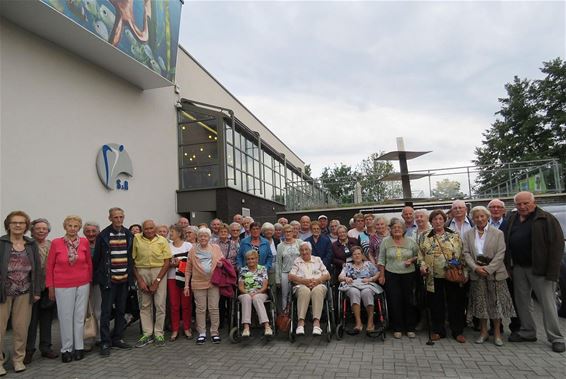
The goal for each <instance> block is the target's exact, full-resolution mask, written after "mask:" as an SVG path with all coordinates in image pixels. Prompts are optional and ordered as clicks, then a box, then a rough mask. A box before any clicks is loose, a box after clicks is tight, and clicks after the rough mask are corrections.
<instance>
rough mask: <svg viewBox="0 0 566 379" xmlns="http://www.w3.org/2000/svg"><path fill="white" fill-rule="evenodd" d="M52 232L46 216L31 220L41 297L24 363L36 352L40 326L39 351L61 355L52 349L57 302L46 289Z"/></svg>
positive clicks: (43, 354)
mask: <svg viewBox="0 0 566 379" xmlns="http://www.w3.org/2000/svg"><path fill="white" fill-rule="evenodd" d="M49 232H51V224H49V221H47V220H46V219H44V218H38V219H36V220H33V221H32V222H31V236H32V238H33V239H34V240H35V242H36V243H37V247H38V248H39V258H40V260H41V271H40V272H39V273H38V274H39V275H40V283H41V299H40V300H39V301H37V302H35V303H34V304H33V310H32V314H31V321H30V323H29V328H28V338H27V343H26V356H25V358H24V364H29V363H31V360H32V357H33V354H34V353H35V342H36V339H37V329H38V326H39V351H40V352H41V356H42V357H44V358H49V359H55V358H57V357H58V356H59V354H57V353H56V352H54V351H53V350H52V349H51V324H52V323H53V319H54V318H55V313H56V312H57V308H56V307H55V302H53V301H51V300H49V291H48V290H47V289H45V264H46V263H47V254H48V253H49V248H50V247H51V240H48V239H47V236H48V235H49Z"/></svg>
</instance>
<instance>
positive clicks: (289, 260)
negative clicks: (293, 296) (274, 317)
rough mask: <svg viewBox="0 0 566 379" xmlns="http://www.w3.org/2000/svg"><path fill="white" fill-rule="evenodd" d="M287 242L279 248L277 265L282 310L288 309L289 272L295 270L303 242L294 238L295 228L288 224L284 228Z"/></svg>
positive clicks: (277, 280) (276, 277) (276, 279)
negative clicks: (294, 265)
mask: <svg viewBox="0 0 566 379" xmlns="http://www.w3.org/2000/svg"><path fill="white" fill-rule="evenodd" d="M283 233H284V234H285V240H284V241H283V242H281V243H280V244H279V246H277V264H276V265H275V270H276V271H275V283H277V286H281V308H282V309H285V308H286V307H287V301H288V297H289V290H290V289H291V283H290V282H289V278H288V277H289V272H290V271H291V268H293V263H294V262H295V259H296V258H297V257H298V256H299V247H300V245H301V242H302V241H301V240H298V239H295V237H293V234H294V230H293V226H291V225H289V224H287V225H285V226H284V227H283Z"/></svg>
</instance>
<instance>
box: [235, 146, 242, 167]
mask: <svg viewBox="0 0 566 379" xmlns="http://www.w3.org/2000/svg"><path fill="white" fill-rule="evenodd" d="M235 158H236V159H235V161H236V168H237V169H240V170H241V169H242V152H241V151H240V150H238V149H236V156H235Z"/></svg>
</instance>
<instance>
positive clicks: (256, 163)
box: [254, 159, 260, 178]
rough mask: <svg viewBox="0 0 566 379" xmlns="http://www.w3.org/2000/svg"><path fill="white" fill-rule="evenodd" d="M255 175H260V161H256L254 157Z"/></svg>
mask: <svg viewBox="0 0 566 379" xmlns="http://www.w3.org/2000/svg"><path fill="white" fill-rule="evenodd" d="M254 176H255V177H256V178H259V177H260V175H259V161H256V160H255V159H254Z"/></svg>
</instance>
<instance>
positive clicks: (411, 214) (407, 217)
mask: <svg viewBox="0 0 566 379" xmlns="http://www.w3.org/2000/svg"><path fill="white" fill-rule="evenodd" d="M401 218H403V221H405V229H406V230H405V236H406V237H410V238H413V239H415V238H416V234H417V233H416V231H417V223H416V222H415V210H414V209H413V207H404V208H403V210H402V211H401Z"/></svg>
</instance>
